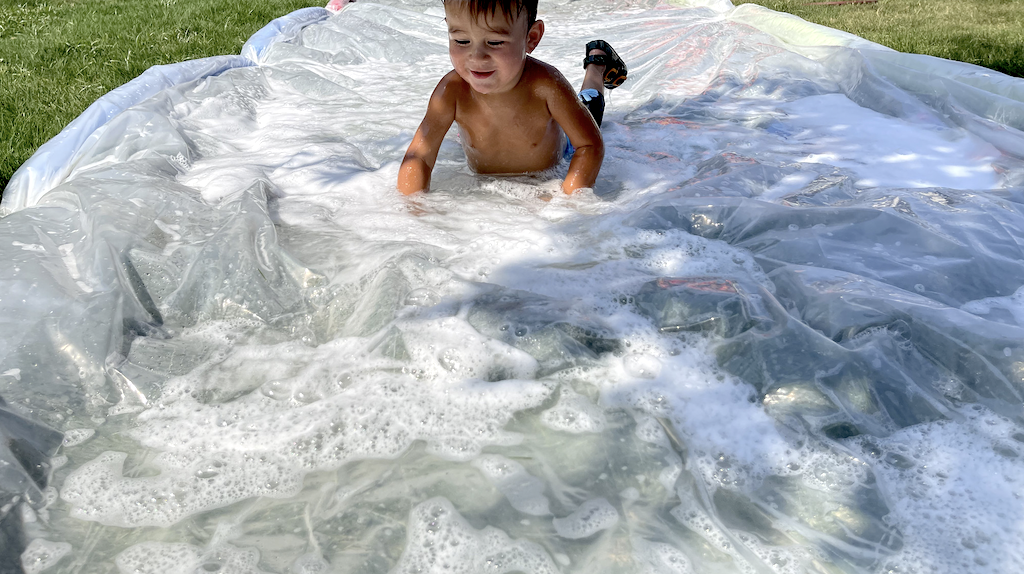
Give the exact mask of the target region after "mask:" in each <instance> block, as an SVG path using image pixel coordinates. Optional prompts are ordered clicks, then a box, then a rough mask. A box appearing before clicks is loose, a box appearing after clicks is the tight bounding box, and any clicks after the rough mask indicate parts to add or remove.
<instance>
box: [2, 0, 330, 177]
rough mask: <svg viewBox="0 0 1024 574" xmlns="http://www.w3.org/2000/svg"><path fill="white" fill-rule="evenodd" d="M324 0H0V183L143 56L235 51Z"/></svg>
mask: <svg viewBox="0 0 1024 574" xmlns="http://www.w3.org/2000/svg"><path fill="white" fill-rule="evenodd" d="M326 3H327V2H326V0H258V1H255V2H248V1H244V0H243V1H239V0H23V1H20V2H17V1H16V2H12V1H11V0H0V190H2V189H3V188H4V187H6V185H7V182H8V181H9V180H10V178H11V175H12V174H13V173H14V171H15V170H16V169H17V168H18V166H20V165H21V164H22V163H24V161H25V160H26V159H28V158H29V156H30V155H32V153H34V152H35V150H36V148H38V147H39V146H40V145H41V144H42V143H44V142H45V141H46V140H48V139H50V138H51V137H53V136H54V135H56V134H57V133H58V132H59V131H60V130H61V129H63V128H64V126H66V125H67V124H68V123H69V122H71V120H73V119H75V117H77V116H78V115H79V114H80V113H82V111H83V110H85V108H87V107H88V106H89V104H91V103H92V102H94V101H95V100H96V99H97V98H99V97H100V96H102V95H103V94H105V93H107V92H108V91H110V90H112V89H113V88H116V87H117V86H120V85H121V84H124V83H125V82H127V81H129V80H131V79H132V78H135V77H136V76H138V75H139V74H141V73H142V72H143V71H145V70H146V69H147V68H149V67H150V66H153V65H156V64H169V63H172V62H180V61H182V60H190V59H194V58H203V57H206V56H214V55H219V54H238V52H239V50H241V48H242V44H244V43H245V41H246V40H247V39H248V38H249V36H250V35H252V33H253V32H255V31H256V30H259V29H260V28H261V27H263V26H264V25H265V24H267V23H268V22H270V21H271V20H273V19H274V18H277V17H279V16H283V15H285V14H287V13H289V12H291V11H293V10H296V9H298V8H304V7H306V6H323V5H324V4H326Z"/></svg>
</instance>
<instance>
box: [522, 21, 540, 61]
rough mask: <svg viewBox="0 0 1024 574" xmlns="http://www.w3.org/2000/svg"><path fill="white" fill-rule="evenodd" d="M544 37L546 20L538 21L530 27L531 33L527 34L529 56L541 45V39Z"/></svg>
mask: <svg viewBox="0 0 1024 574" xmlns="http://www.w3.org/2000/svg"><path fill="white" fill-rule="evenodd" d="M543 37H544V20H537V21H535V22H534V23H533V26H530V31H529V32H527V33H526V53H527V54H529V53H531V52H533V51H534V50H535V49H536V48H537V44H540V39H541V38H543Z"/></svg>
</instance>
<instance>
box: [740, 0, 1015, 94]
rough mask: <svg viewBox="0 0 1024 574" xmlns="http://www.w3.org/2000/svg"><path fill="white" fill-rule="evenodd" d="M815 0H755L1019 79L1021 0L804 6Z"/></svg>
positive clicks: (881, 1) (911, 49)
mask: <svg viewBox="0 0 1024 574" xmlns="http://www.w3.org/2000/svg"><path fill="white" fill-rule="evenodd" d="M749 1H750V0H733V3H734V4H746V3H748V2H749ZM814 1H815V0H755V1H754V3H755V4H760V5H761V6H764V7H766V8H771V9H772V10H777V11H779V12H788V13H790V14H794V15H796V16H799V17H801V18H803V19H804V20H807V21H809V22H814V23H816V24H821V25H824V26H828V27H829V28H837V29H839V30H843V31H846V32H850V33H852V34H856V35H858V36H860V37H862V38H866V39H868V40H871V41H872V42H877V43H879V44H882V45H884V46H888V47H890V48H893V49H896V50H899V51H901V52H911V53H915V54H928V55H931V56H938V57H940V58H946V59H949V60H959V61H961V62H970V63H972V64H977V65H979V66H985V67H986V68H991V69H993V70H996V71H999V72H1002V73H1004V74H1009V75H1011V76H1017V77H1024V0H878V2H877V3H874V4H844V5H839V6H821V5H808V4H809V3H812V2H814ZM817 1H821V0H817Z"/></svg>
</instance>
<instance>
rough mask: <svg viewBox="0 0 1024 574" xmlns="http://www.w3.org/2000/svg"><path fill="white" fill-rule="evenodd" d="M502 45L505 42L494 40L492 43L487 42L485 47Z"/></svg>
mask: <svg viewBox="0 0 1024 574" xmlns="http://www.w3.org/2000/svg"><path fill="white" fill-rule="evenodd" d="M504 43H505V42H503V41H499V40H494V41H491V42H487V45H488V46H500V45H502V44H504Z"/></svg>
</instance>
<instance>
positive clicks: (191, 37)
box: [0, 0, 1024, 190]
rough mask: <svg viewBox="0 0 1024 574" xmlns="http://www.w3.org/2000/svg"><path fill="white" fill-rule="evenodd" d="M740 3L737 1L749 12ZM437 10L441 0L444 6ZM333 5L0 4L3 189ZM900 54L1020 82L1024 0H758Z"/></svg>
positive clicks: (302, 0) (316, 0) (205, 1)
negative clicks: (164, 67) (110, 115)
mask: <svg viewBox="0 0 1024 574" xmlns="http://www.w3.org/2000/svg"><path fill="white" fill-rule="evenodd" d="M744 1H745V0H734V2H736V3H743V2H744ZM438 2H440V0H438ZM325 3H326V0H261V1H259V2H238V1H237V0H0V190H2V189H3V187H5V186H6V185H7V182H8V181H9V180H10V178H11V175H12V174H13V173H14V171H15V170H16V169H17V168H18V166H20V165H21V164H22V163H23V162H24V161H25V160H26V159H28V158H29V156H30V155H31V154H32V153H33V152H35V150H36V148H38V147H39V146H40V145H41V144H42V143H44V142H45V141H46V140H48V139H49V138H51V137H53V136H54V135H56V134H57V132H59V131H60V130H61V129H62V128H63V127H64V126H65V125H67V124H68V123H69V122H70V121H71V120H73V119H74V118H75V117H77V116H78V115H79V114H80V113H81V112H82V111H83V110H84V109H85V108H86V107H88V106H89V104H91V103H92V102H93V101H95V100H96V99H97V98H99V97H100V96H102V95H103V94H105V93H106V92H108V91H110V90H111V89H113V88H115V87H117V86H119V85H121V84H123V83H125V82H127V81H129V80H131V79H132V78H134V77H136V76H138V75H139V74H141V73H142V72H143V71H144V70H145V69H146V68H148V67H150V66H153V65H156V64H167V63H171V62H180V61H182V60H189V59H193V58H201V57H205V56H213V55H218V54H237V53H238V52H239V50H240V49H241V47H242V44H243V43H244V42H245V40H246V39H248V37H249V36H250V35H251V34H252V33H253V32H255V31H256V30H258V29H259V28H260V27H262V26H263V25H264V24H266V23H267V22H269V21H271V20H273V19H274V18H276V17H278V16H282V15H284V14H287V13H288V12H291V11H292V10H296V9H298V8H302V7H305V6H322V5H324V4H325ZM757 3H758V4H761V5H763V6H766V7H768V8H771V9H773V10H779V11H783V12H789V13H792V14H796V15H797V16H800V17H802V18H804V19H806V20H809V21H811V22H816V23H818V24H823V25H825V26H829V27H832V28H838V29H840V30H845V31H847V32H852V33H854V34H857V35H858V36H863V37H864V38H867V39H869V40H872V41H875V42H878V43H880V44H884V45H886V46H889V47H892V48H895V49H897V50H901V51H904V52H916V53H923V54H931V55H934V56H940V57H943V58H950V59H954V60H962V61H965V62H971V63H975V64H980V65H982V66H986V67H989V68H992V69H995V70H998V71H1001V72H1004V73H1007V74H1012V75H1015V76H1022V77H1024V0H929V1H927V2H926V1H925V0H879V1H878V2H877V3H876V4H859V5H858V4H849V5H842V6H808V5H806V1H804V0H757Z"/></svg>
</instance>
